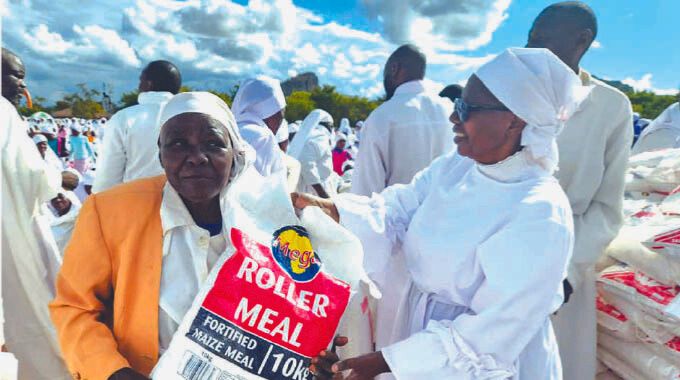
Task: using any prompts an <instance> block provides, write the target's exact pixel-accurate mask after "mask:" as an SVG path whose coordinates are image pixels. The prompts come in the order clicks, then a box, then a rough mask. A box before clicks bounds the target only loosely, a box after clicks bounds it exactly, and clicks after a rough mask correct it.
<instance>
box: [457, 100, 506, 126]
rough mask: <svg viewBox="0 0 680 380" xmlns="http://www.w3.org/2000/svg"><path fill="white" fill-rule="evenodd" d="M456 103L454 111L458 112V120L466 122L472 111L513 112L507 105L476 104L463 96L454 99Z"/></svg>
mask: <svg viewBox="0 0 680 380" xmlns="http://www.w3.org/2000/svg"><path fill="white" fill-rule="evenodd" d="M453 104H454V112H456V114H458V120H460V121H461V122H463V123H465V122H466V121H467V120H468V117H469V116H470V113H472V112H480V111H502V112H512V111H510V109H508V107H505V106H483V105H475V104H468V103H465V101H464V100H463V99H462V98H456V100H454V101H453Z"/></svg>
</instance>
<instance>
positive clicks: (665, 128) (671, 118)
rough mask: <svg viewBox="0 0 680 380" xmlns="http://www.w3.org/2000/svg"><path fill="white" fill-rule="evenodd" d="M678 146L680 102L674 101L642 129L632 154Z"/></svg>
mask: <svg viewBox="0 0 680 380" xmlns="http://www.w3.org/2000/svg"><path fill="white" fill-rule="evenodd" d="M678 147H680V103H673V104H671V105H670V106H669V107H668V108H666V110H664V111H663V112H662V113H661V115H659V116H658V117H657V118H656V119H654V121H653V122H652V123H651V124H649V125H648V126H647V128H645V129H643V130H642V133H641V134H640V138H639V139H638V140H637V142H636V143H635V145H634V146H633V151H632V152H631V154H633V155H635V154H640V153H644V152H651V151H654V150H660V149H671V148H672V149H675V148H678Z"/></svg>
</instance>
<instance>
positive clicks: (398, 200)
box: [333, 168, 434, 286]
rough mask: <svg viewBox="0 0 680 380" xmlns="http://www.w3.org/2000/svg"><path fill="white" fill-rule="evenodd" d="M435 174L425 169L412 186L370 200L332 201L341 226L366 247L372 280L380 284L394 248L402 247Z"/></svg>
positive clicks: (342, 198) (342, 196)
mask: <svg viewBox="0 0 680 380" xmlns="http://www.w3.org/2000/svg"><path fill="white" fill-rule="evenodd" d="M433 172H434V169H432V168H427V169H424V170H422V171H421V172H420V173H418V174H416V176H415V177H414V178H413V181H411V183H410V184H408V185H393V186H390V187H388V188H387V189H385V191H383V192H382V193H380V194H375V193H374V194H373V196H372V197H370V198H369V197H365V196H361V195H355V194H340V195H338V196H337V197H334V198H333V201H334V202H335V205H336V207H337V208H338V212H339V213H340V224H342V225H343V226H344V227H345V228H347V229H348V230H349V231H351V232H352V233H354V234H355V235H356V236H357V237H358V238H359V240H360V241H361V244H362V245H363V248H364V252H365V254H364V267H365V269H366V273H368V275H369V276H370V277H371V279H372V280H374V281H377V282H379V281H380V279H381V277H382V276H380V274H381V272H382V271H383V270H384V268H385V266H386V264H387V261H388V260H389V258H390V255H391V253H392V248H393V247H394V246H395V245H398V244H401V241H402V239H403V237H404V235H405V234H406V231H407V230H408V226H409V224H411V219H412V218H413V215H414V214H415V212H416V211H417V210H418V208H419V207H420V205H421V204H422V203H423V200H424V199H425V197H426V196H427V194H428V192H429V189H430V183H431V182H432V176H433ZM378 285H379V286H380V285H382V284H378Z"/></svg>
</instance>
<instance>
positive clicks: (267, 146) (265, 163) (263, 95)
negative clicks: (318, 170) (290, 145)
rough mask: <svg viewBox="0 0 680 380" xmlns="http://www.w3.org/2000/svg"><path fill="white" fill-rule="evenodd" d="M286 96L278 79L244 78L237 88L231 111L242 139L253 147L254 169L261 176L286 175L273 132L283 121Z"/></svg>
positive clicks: (281, 154)
mask: <svg viewBox="0 0 680 380" xmlns="http://www.w3.org/2000/svg"><path fill="white" fill-rule="evenodd" d="M285 108H286V98H285V97H284V95H283V91H282V90H281V84H280V83H279V81H278V80H276V79H272V78H267V77H261V78H258V79H248V80H246V81H245V82H243V84H241V87H239V89H238V92H237V93H236V96H235V97H234V103H233V104H232V107H231V109H232V112H233V113H234V117H235V118H236V122H237V123H238V128H239V132H240V133H241V136H243V139H244V140H246V142H247V143H248V144H249V145H250V146H251V147H252V148H253V149H254V150H255V168H256V169H257V171H258V172H260V174H261V175H262V176H265V177H268V176H270V175H281V176H282V177H285V175H286V165H285V162H284V160H283V153H282V152H281V150H280V149H279V146H278V143H277V142H276V137H275V134H276V132H277V131H278V129H279V127H280V126H281V123H282V122H283V120H285V119H284V118H283V115H284V111H285Z"/></svg>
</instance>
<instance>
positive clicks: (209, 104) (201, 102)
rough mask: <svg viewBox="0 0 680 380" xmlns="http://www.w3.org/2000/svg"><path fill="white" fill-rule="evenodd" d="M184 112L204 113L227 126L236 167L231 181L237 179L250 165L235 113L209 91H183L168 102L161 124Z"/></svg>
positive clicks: (232, 171) (233, 169)
mask: <svg viewBox="0 0 680 380" xmlns="http://www.w3.org/2000/svg"><path fill="white" fill-rule="evenodd" d="M183 113H202V114H204V115H208V116H210V117H211V118H213V119H215V120H217V121H219V122H220V123H222V125H224V126H225V127H226V128H227V131H228V133H229V137H230V139H231V144H232V146H233V149H234V167H233V168H232V170H231V181H230V183H231V182H233V181H234V180H236V179H237V177H239V176H240V175H241V174H242V173H243V172H244V171H245V169H246V168H247V167H248V166H250V164H251V162H250V161H249V159H248V157H247V155H246V146H247V144H246V142H245V141H244V140H243V139H242V138H241V134H240V133H239V132H238V128H237V127H236V120H235V119H234V115H233V114H232V113H231V110H229V107H228V106H227V105H226V104H225V103H224V102H223V101H222V99H220V98H218V97H217V96H215V95H213V94H211V93H209V92H182V93H180V94H177V95H175V96H174V97H172V99H170V101H168V103H166V105H165V108H164V109H163V113H162V114H161V117H160V124H161V125H164V124H165V123H166V122H167V121H168V120H170V119H172V118H173V117H175V116H177V115H180V114H183ZM161 128H162V127H161Z"/></svg>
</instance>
